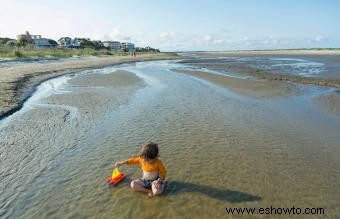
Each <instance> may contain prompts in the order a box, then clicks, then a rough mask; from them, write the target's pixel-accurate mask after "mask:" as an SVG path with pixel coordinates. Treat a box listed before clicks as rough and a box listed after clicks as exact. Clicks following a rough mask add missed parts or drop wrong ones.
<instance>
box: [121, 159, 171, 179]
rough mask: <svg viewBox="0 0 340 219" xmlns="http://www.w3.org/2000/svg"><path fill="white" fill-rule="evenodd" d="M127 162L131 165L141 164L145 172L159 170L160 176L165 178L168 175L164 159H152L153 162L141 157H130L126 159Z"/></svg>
mask: <svg viewBox="0 0 340 219" xmlns="http://www.w3.org/2000/svg"><path fill="white" fill-rule="evenodd" d="M126 164H129V165H134V164H140V165H141V167H142V170H143V171H145V172H158V173H159V176H161V177H163V178H165V176H166V169H165V167H164V165H163V163H162V161H161V160H159V159H158V158H157V159H156V160H154V161H152V162H151V163H147V162H145V161H144V159H143V158H141V157H133V158H130V159H128V160H127V161H126Z"/></svg>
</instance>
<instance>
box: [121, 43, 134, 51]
mask: <svg viewBox="0 0 340 219" xmlns="http://www.w3.org/2000/svg"><path fill="white" fill-rule="evenodd" d="M121 49H122V50H128V51H132V50H134V49H135V44H133V43H130V42H124V43H121Z"/></svg>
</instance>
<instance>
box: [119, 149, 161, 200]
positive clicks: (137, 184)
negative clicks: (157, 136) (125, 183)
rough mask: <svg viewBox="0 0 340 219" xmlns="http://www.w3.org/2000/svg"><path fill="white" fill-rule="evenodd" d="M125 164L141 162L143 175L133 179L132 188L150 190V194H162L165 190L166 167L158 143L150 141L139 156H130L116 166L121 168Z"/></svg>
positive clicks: (143, 190) (139, 190) (138, 190)
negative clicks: (160, 158)
mask: <svg viewBox="0 0 340 219" xmlns="http://www.w3.org/2000/svg"><path fill="white" fill-rule="evenodd" d="M123 164H128V165H136V164H140V165H141V168H142V171H143V177H142V179H137V180H133V181H132V182H131V184H130V186H131V188H132V189H133V190H134V191H136V192H149V191H150V189H151V192H152V193H150V192H149V195H150V196H152V195H160V194H162V192H163V191H164V180H165V176H166V169H165V167H164V165H163V163H162V161H161V160H159V159H158V145H157V144H156V143H149V144H145V145H143V146H142V149H141V151H140V155H139V157H134V158H130V159H128V160H125V161H121V162H117V163H116V164H115V167H117V168H119V167H120V166H122V165H123Z"/></svg>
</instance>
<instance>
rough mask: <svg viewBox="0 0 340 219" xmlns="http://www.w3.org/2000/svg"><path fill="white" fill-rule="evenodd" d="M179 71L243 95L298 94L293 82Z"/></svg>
mask: <svg viewBox="0 0 340 219" xmlns="http://www.w3.org/2000/svg"><path fill="white" fill-rule="evenodd" d="M174 71H176V72H178V73H182V74H187V75H192V76H194V77H198V78H201V79H204V80H207V81H209V82H212V83H214V84H217V85H220V86H223V87H225V88H227V89H230V90H232V91H234V92H236V93H239V94H241V95H245V96H248V97H253V98H279V97H287V96H289V95H292V94H297V93H298V92H299V89H298V88H297V87H296V86H295V85H294V84H291V83H283V82H279V81H268V80H252V79H241V78H235V77H229V76H227V75H218V74H213V73H209V72H204V71H191V70H174Z"/></svg>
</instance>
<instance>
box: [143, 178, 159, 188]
mask: <svg viewBox="0 0 340 219" xmlns="http://www.w3.org/2000/svg"><path fill="white" fill-rule="evenodd" d="M155 180H156V179H141V181H142V182H143V184H144V188H146V189H151V186H152V182H153V181H155Z"/></svg>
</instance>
